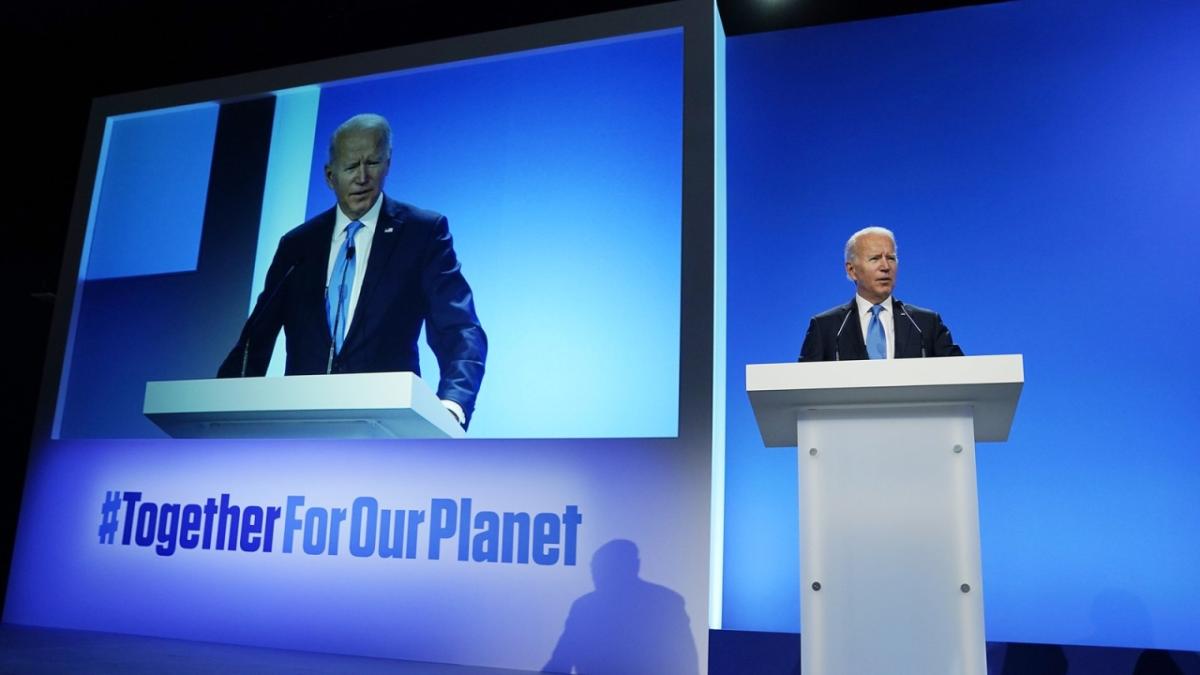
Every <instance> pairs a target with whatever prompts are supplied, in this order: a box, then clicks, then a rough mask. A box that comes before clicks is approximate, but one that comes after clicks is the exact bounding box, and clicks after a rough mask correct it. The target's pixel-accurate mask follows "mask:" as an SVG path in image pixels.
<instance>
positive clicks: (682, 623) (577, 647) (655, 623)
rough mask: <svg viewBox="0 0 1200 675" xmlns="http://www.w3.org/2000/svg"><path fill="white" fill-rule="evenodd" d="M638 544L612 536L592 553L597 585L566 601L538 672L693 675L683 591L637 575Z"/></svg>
mask: <svg viewBox="0 0 1200 675" xmlns="http://www.w3.org/2000/svg"><path fill="white" fill-rule="evenodd" d="M640 566H641V560H640V559H639V558H638V548H637V545H636V544H634V543H633V542H632V541H629V540H627V539H614V540H612V541H610V542H608V543H606V544H604V545H603V546H601V547H600V548H598V549H596V553H595V554H594V555H593V556H592V566H591V568H592V583H593V584H594V585H595V587H596V590H594V591H592V592H591V593H588V594H586V595H584V596H581V597H579V598H578V599H576V600H575V602H574V603H572V604H571V611H570V613H569V614H568V615H567V620H566V623H565V624H564V626H563V632H562V635H561V636H559V638H558V644H557V645H555V647H554V653H553V654H551V655H550V660H549V661H547V662H546V665H545V666H543V668H542V672H549V673H570V672H575V673H581V674H585V675H586V674H588V673H619V674H622V675H640V674H642V673H645V674H647V675H650V674H653V675H675V674H678V675H696V674H697V673H698V672H699V663H698V660H697V656H696V643H695V641H694V640H693V639H692V631H691V628H690V627H689V619H688V615H687V612H686V611H685V610H684V600H683V596H681V595H680V594H678V593H676V592H675V591H673V590H671V589H669V588H667V587H666V586H660V585H658V584H652V583H650V582H648V581H645V580H643V579H641V578H640V577H638V571H639V568H640Z"/></svg>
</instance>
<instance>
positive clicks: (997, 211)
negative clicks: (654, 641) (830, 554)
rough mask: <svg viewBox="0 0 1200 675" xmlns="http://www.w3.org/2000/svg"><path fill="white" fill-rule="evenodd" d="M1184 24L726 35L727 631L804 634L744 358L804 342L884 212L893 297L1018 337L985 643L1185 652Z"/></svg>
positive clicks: (957, 325) (995, 477)
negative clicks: (1019, 367)
mask: <svg viewBox="0 0 1200 675" xmlns="http://www.w3.org/2000/svg"><path fill="white" fill-rule="evenodd" d="M1198 35H1200V6H1197V5H1196V4H1195V3H1145V2H1102V3H1088V4H1086V5H1079V4H1070V3H1047V2H1022V3H1001V4H996V5H988V6H982V7H975V8H967V9H959V10H953V11H944V12H937V13H929V14H920V15H912V16H904V17H897V18H890V19H885V20H877V21H866V22H858V23H851V24H843V25H833V26H824V27H817V28H810V29H801V30H792V31H785V32H776V33H768V34H761V35H752V36H745V37H739V38H734V39H731V40H730V41H729V45H728V89H729V129H728V135H729V149H728V152H729V159H728V161H729V354H728V359H729V361H728V362H729V370H728V392H727V395H728V401H729V403H728V419H727V423H728V435H727V440H728V448H727V453H728V455H727V457H728V460H727V465H726V480H727V492H726V511H725V514H726V521H725V527H726V531H725V572H724V577H723V581H724V613H723V625H724V627H725V628H733V629H750V630H768V631H796V630H798V629H802V626H800V624H799V619H800V610H799V606H798V598H799V589H798V588H797V582H798V572H797V570H798V541H797V519H796V508H797V495H796V460H795V456H794V452H793V451H790V450H774V449H773V450H766V449H764V448H763V446H762V441H761V439H760V437H759V435H758V433H757V431H756V429H755V426H754V420H753V417H752V415H751V411H750V406H749V404H748V402H747V398H746V395H745V393H744V386H745V373H744V366H745V364H747V363H772V362H781V361H791V360H794V359H795V358H796V357H797V355H798V353H799V351H800V344H801V342H802V340H803V337H804V332H805V329H806V326H807V323H808V319H809V317H810V316H812V315H813V314H815V313H817V312H820V311H823V310H825V309H827V308H829V307H832V306H834V305H835V304H839V303H844V302H846V301H848V300H849V299H850V298H851V297H852V294H853V286H852V284H851V282H849V281H847V280H846V279H845V276H844V273H843V270H842V247H843V244H844V242H845V240H846V238H847V237H848V236H849V235H850V233H852V232H853V231H855V230H857V229H859V228H861V227H864V226H867V225H872V224H878V225H883V226H886V227H889V228H891V229H892V230H894V231H895V232H896V234H897V237H898V239H899V254H900V255H899V257H900V265H899V273H898V288H897V293H896V295H897V297H899V298H900V299H902V300H904V301H906V302H912V303H914V304H918V305H921V306H927V307H932V308H934V309H936V310H938V311H940V312H941V313H942V315H943V317H944V319H945V320H946V322H947V324H948V325H949V327H950V328H951V330H952V331H953V334H954V336H955V338H956V339H957V341H958V342H959V343H960V344H961V345H962V346H963V348H964V349H965V350H966V352H967V353H968V354H1009V353H1019V354H1024V355H1025V377H1026V385H1025V389H1024V393H1023V394H1022V397H1021V401H1020V405H1019V407H1018V410H1017V415H1016V421H1015V424H1014V427H1013V430H1012V436H1011V439H1010V440H1009V441H1008V442H1007V443H1003V444H995V445H992V444H988V445H982V446H980V448H979V455H978V456H979V462H978V469H979V493H980V500H981V513H980V517H981V521H982V522H981V526H982V546H983V572H984V582H985V588H984V593H985V596H984V597H985V611H986V621H987V637H988V639H990V640H1002V641H1021V642H1049V643H1071V644H1087V645H1120V646H1144V647H1162V648H1173V649H1187V650H1197V649H1200V574H1197V570H1200V441H1198V440H1197V435H1196V430H1195V422H1196V416H1197V411H1200V387H1198V386H1197V384H1196V383H1197V381H1200V365H1198V362H1197V360H1196V359H1195V358H1194V357H1193V356H1192V354H1191V352H1192V350H1193V347H1192V346H1191V345H1192V343H1193V342H1194V339H1193V337H1192V336H1195V335H1197V333H1198V332H1200V320H1198V319H1197V316H1198V313H1197V312H1196V311H1194V309H1193V308H1192V305H1194V304H1195V303H1196V301H1197V300H1198V299H1200V296H1198V294H1197V290H1196V289H1197V288H1198V285H1197V281H1196V278H1195V276H1196V275H1195V270H1194V265H1193V264H1192V262H1191V260H1192V258H1193V257H1194V255H1195V252H1196V251H1198V250H1200V86H1197V83H1198V82H1200V40H1197V36H1198Z"/></svg>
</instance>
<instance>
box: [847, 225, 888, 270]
mask: <svg viewBox="0 0 1200 675" xmlns="http://www.w3.org/2000/svg"><path fill="white" fill-rule="evenodd" d="M865 234H882V235H883V236H885V237H887V238H888V239H891V240H892V248H894V249H896V251H897V252H899V251H900V247H899V246H897V245H896V235H894V234H892V231H891V230H889V229H887V228H886V227H879V226H878V225H872V226H870V227H864V228H863V229H861V230H859V231H858V232H855V233H854V234H852V235H850V238H849V239H847V240H846V262H854V245H855V244H857V243H858V238H859V237H861V236H863V235H865Z"/></svg>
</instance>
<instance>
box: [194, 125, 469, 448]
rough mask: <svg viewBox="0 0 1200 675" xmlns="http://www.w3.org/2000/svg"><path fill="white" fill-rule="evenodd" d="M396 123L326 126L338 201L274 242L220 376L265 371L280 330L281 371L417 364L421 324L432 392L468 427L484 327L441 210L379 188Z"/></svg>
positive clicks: (414, 367)
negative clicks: (434, 375) (434, 364)
mask: <svg viewBox="0 0 1200 675" xmlns="http://www.w3.org/2000/svg"><path fill="white" fill-rule="evenodd" d="M391 158H392V130H391V127H390V125H389V124H388V122H387V120H386V119H384V118H383V117H381V116H379V115H355V116H354V117H351V118H350V119H349V120H347V121H345V122H344V123H342V125H341V126H339V127H338V128H337V130H335V131H334V132H333V137H332V138H331V139H330V143H329V160H328V163H327V164H326V165H325V182H326V183H327V184H328V185H329V188H330V189H331V190H332V191H333V192H334V195H335V196H336V200H337V203H336V204H335V205H334V206H333V207H332V208H330V209H329V210H327V211H325V212H324V213H321V214H319V215H317V216H315V217H314V218H312V219H311V220H309V221H308V222H306V223H304V224H302V225H300V226H299V227H296V228H295V229H293V230H291V231H290V232H288V233H287V234H285V235H284V236H283V237H282V238H281V239H280V240H279V247H278V248H277V249H276V251H275V258H274V259H273V260H272V261H271V267H270V269H269V270H268V271H267V279H266V283H265V284H264V285H263V291H262V293H261V294H260V295H259V296H258V300H257V302H256V303H255V305H254V311H253V312H251V314H250V318H248V319H247V320H246V324H245V327H244V328H243V329H242V334H241V336H240V338H239V339H238V342H237V344H236V345H234V347H233V349H232V350H231V351H230V353H229V356H228V357H226V359H225V361H224V362H223V363H222V364H221V367H220V369H219V370H218V377H246V376H252V375H263V374H264V373H266V370H267V365H268V363H269V362H270V359H271V352H272V350H273V348H274V346H275V338H276V336H277V335H278V334H279V330H280V329H281V328H282V329H283V331H284V333H285V335H286V337H287V365H286V368H285V374H287V375H317V374H322V373H370V372H395V371H411V372H414V373H417V374H420V372H421V366H420V363H419V361H418V352H417V338H418V335H419V334H420V332H421V327H422V325H423V326H424V328H425V334H426V336H427V340H428V342H429V346H430V347H431V348H432V349H433V352H434V354H435V355H436V356H437V360H438V365H439V367H440V369H441V381H440V382H439V384H438V391H437V393H438V398H439V399H441V400H442V402H443V404H445V406H446V408H447V409H449V410H450V412H451V413H452V414H453V415H454V416H455V417H456V418H457V419H458V421H459V423H460V424H462V425H463V426H464V427H465V426H466V425H467V423H468V422H469V420H470V417H471V412H472V411H473V410H474V408H475V396H476V394H477V393H478V391H479V385H480V382H481V381H482V379H483V367H484V360H485V359H486V356H487V336H486V335H485V334H484V332H483V327H482V326H481V325H480V324H479V318H478V317H477V316H476V314H475V302H474V299H473V296H472V293H471V287H470V286H469V285H467V280H466V279H465V278H464V277H463V274H462V268H461V266H460V265H459V262H458V257H457V255H456V254H455V252H454V244H453V240H452V239H451V237H450V230H449V226H448V224H447V222H446V218H445V216H442V215H441V214H438V213H434V212H433V211H426V210H425V209H420V208H417V207H415V206H412V205H409V204H404V203H402V202H398V201H395V200H393V199H391V198H389V197H388V196H387V195H385V194H383V186H384V180H385V179H386V178H387V174H388V168H389V167H390V165H391Z"/></svg>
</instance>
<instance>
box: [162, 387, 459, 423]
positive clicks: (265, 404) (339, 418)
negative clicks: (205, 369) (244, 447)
mask: <svg viewBox="0 0 1200 675" xmlns="http://www.w3.org/2000/svg"><path fill="white" fill-rule="evenodd" d="M142 412H143V413H144V414H145V415H146V417H148V418H150V420H151V421H153V422H154V423H155V424H157V425H158V426H159V428H161V429H162V430H163V431H165V432H167V434H168V435H169V436H173V437H175V438H461V437H463V436H464V435H465V433H466V432H464V431H463V428H462V427H461V426H459V424H458V421H457V420H455V419H454V416H453V415H452V414H450V411H449V410H446V408H445V406H443V405H442V402H441V401H439V400H438V398H437V395H436V394H434V392H433V391H432V390H431V389H430V388H429V387H428V386H427V385H426V384H425V382H424V381H423V380H421V378H420V377H418V376H416V375H414V374H413V373H407V372H404V373H355V374H344V375H296V376H290V377H245V378H230V379H213V380H175V381H167V382H147V383H146V397H145V400H144V403H143V406H142Z"/></svg>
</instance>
